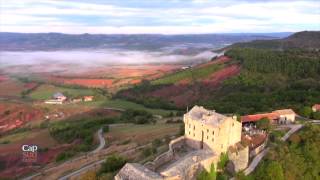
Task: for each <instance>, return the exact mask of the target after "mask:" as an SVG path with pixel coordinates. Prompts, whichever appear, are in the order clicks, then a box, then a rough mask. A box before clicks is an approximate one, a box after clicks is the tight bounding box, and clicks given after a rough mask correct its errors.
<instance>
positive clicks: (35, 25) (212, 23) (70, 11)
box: [0, 0, 320, 34]
mask: <svg viewBox="0 0 320 180" xmlns="http://www.w3.org/2000/svg"><path fill="white" fill-rule="evenodd" d="M0 6H1V7H0V8H1V9H0V31H1V32H63V33H76V34H78V33H103V34H114V33H125V34H133V33H162V34H183V33H230V32H281V31H290V32H295V31H302V30H320V0H305V1H296V0H251V1H250V0H243V1H241V0H223V1H222V0H68V1H67V0H0Z"/></svg>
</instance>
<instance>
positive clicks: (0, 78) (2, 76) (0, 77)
mask: <svg viewBox="0 0 320 180" xmlns="http://www.w3.org/2000/svg"><path fill="white" fill-rule="evenodd" d="M7 79H9V78H8V77H7V76H5V75H0V82H3V81H6V80H7Z"/></svg>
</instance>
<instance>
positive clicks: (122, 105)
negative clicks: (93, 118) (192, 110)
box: [84, 99, 175, 116]
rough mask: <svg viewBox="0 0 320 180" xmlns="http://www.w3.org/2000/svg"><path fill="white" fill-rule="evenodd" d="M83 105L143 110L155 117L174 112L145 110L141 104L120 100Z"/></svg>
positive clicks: (107, 100)
mask: <svg viewBox="0 0 320 180" xmlns="http://www.w3.org/2000/svg"><path fill="white" fill-rule="evenodd" d="M84 104H85V105H88V106H98V107H106V108H107V107H108V108H120V109H134V110H145V111H148V112H150V113H152V114H155V115H162V116H164V115H167V114H169V113H170V112H175V111H169V110H163V109H151V108H147V107H145V106H143V105H141V104H137V103H134V102H130V101H126V100H121V99H104V100H101V101H93V102H85V103H84Z"/></svg>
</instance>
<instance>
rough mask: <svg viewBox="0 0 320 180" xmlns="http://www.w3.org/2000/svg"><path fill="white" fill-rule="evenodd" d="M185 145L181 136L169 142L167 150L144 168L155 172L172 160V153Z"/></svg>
mask: <svg viewBox="0 0 320 180" xmlns="http://www.w3.org/2000/svg"><path fill="white" fill-rule="evenodd" d="M184 144H185V138H184V136H181V137H179V138H177V139H174V140H172V141H170V143H169V150H168V151H167V152H165V153H163V154H161V155H159V156H158V157H156V158H155V159H154V160H153V161H149V162H147V163H146V164H144V166H145V167H146V168H148V169H150V170H152V171H155V170H156V169H158V168H159V167H160V166H162V165H163V164H166V163H167V162H170V161H171V160H173V159H174V152H175V150H177V149H178V148H181V147H182V146H183V145H184Z"/></svg>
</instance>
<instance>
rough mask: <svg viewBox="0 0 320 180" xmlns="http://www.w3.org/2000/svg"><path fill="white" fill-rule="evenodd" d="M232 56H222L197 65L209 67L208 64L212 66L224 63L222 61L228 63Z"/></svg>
mask: <svg viewBox="0 0 320 180" xmlns="http://www.w3.org/2000/svg"><path fill="white" fill-rule="evenodd" d="M230 60H231V58H229V57H227V56H221V57H219V58H217V59H216V60H214V61H210V62H208V63H205V64H200V65H199V66H197V67H198V68H202V67H207V66H210V65H212V64H222V63H226V62H228V61H230Z"/></svg>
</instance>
